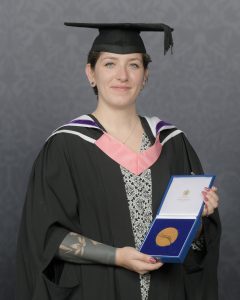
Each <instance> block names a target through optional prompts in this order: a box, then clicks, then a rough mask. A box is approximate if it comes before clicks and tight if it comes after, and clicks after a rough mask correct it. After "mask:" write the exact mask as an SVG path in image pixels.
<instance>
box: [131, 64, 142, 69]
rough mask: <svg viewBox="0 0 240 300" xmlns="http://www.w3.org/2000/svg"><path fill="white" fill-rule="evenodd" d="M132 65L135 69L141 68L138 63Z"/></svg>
mask: <svg viewBox="0 0 240 300" xmlns="http://www.w3.org/2000/svg"><path fill="white" fill-rule="evenodd" d="M130 66H131V68H133V69H139V68H140V66H139V65H138V64H131V65H130Z"/></svg>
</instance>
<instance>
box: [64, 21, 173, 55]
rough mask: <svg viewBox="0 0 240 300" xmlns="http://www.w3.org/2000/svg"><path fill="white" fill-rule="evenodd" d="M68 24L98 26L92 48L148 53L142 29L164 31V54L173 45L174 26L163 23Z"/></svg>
mask: <svg viewBox="0 0 240 300" xmlns="http://www.w3.org/2000/svg"><path fill="white" fill-rule="evenodd" d="M64 24H65V25H66V26H74V27H84V28H96V29H98V30H99V35H98V36H97V37H96V38H95V40H94V42H93V45H92V48H91V50H93V51H98V52H101V51H105V52H112V53H118V54H127V53H146V49H145V46H144V43H143V40H142V38H141V36H140V32H141V31H163V32H164V55H165V54H166V52H167V51H168V50H169V48H171V50H172V47H173V39H172V31H173V28H171V27H169V26H168V25H166V24H162V23H70V22H65V23H64Z"/></svg>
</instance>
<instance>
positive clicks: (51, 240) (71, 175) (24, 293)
mask: <svg viewBox="0 0 240 300" xmlns="http://www.w3.org/2000/svg"><path fill="white" fill-rule="evenodd" d="M140 119H141V122H142V126H143V128H144V130H145V132H146V133H147V135H148V137H149V139H150V141H151V142H152V144H153V145H154V143H156V139H157V138H159V139H160V143H161V149H160V151H159V152H160V153H158V155H157V157H155V159H154V161H152V163H150V166H148V167H150V169H151V176H152V210H153V216H155V214H156V212H157V209H158V207H159V205H160V201H161V198H162V196H163V193H164V191H165V188H166V186H167V183H168V180H169V178H170V176H171V175H180V174H190V173H191V172H194V173H195V174H201V173H202V172H203V171H202V167H201V164H200V161H199V159H198V157H197V155H196V153H195V151H194V150H193V148H192V146H191V145H190V143H189V142H188V140H187V138H186V136H185V135H184V134H183V133H182V132H181V131H180V130H178V129H177V128H175V126H172V125H170V124H168V123H165V122H163V121H161V120H160V119H158V118H156V117H152V118H148V117H140ZM104 134H105V132H104V128H103V127H102V126H101V124H100V123H99V122H98V121H97V120H96V119H95V117H94V116H92V115H84V116H81V117H80V118H77V119H75V120H73V121H71V122H70V123H68V124H66V125H64V126H62V127H60V128H58V129H57V130H56V131H55V132H54V133H53V134H52V135H51V136H50V137H49V138H48V140H47V141H46V143H45V144H44V146H43V148H42V150H41V151H40V153H39V155H38V157H37V158H36V160H35V162H34V165H33V168H32V172H31V176H30V180H29V186H28V190H27V195H26V201H25V205H24V208H23V214H22V220H21V225H20V230H19V237H18V246H17V288H16V299H17V300H50V299H51V300H80V299H81V300H90V299H91V300H95V299H96V300H115V299H117V300H132V299H136V300H140V299H141V294H140V285H139V275H138V274H137V273H134V272H131V271H128V270H126V269H124V268H120V267H115V266H108V265H101V264H92V265H83V264H74V263H69V262H65V261H61V260H58V259H57V258H56V257H55V254H56V252H57V250H58V248H59V245H60V244H61V242H62V240H63V239H64V237H65V236H66V234H67V233H68V232H69V231H72V232H76V233H80V234H82V235H84V236H86V237H88V238H91V239H93V240H96V241H98V242H102V243H104V244H107V245H111V246H114V247H124V246H132V247H134V237H133V232H132V228H131V220H130V214H129V209H128V203H127V197H126V191H125V187H124V182H123V178H122V174H121V171H120V166H119V164H120V163H124V162H120V161H119V156H118V158H117V156H116V157H115V158H114V156H113V155H112V154H113V153H112V152H111V149H110V148H111V143H110V144H109V145H108V149H107V150H106V149H105V150H103V149H101V147H98V146H97V141H99V140H100V138H101V137H103V135H104ZM119 146H121V145H120V144H119ZM124 147H126V146H125V145H124ZM120 148H121V147H120ZM125 150H126V151H127V149H125ZM158 150H159V148H158ZM128 151H129V149H128ZM124 153H125V152H124ZM129 153H130V152H129ZM132 154H133V153H132ZM121 157H122V156H121ZM136 160H137V166H138V165H139V164H140V163H139V161H138V159H137V158H136ZM135 169H136V168H135ZM140 171H141V170H140ZM203 228H204V234H205V239H206V253H201V252H197V251H193V250H191V249H190V250H189V253H188V255H187V257H186V259H185V261H184V263H183V264H164V265H163V266H162V267H161V268H160V269H159V270H157V271H154V272H152V273H151V285H150V290H149V300H157V299H159V300H167V299H168V300H187V299H190V300H200V299H204V300H216V299H217V298H218V296H217V294H218V293H217V263H218V249H219V238H220V221H219V216H218V212H217V210H215V212H214V214H212V215H211V216H209V217H208V218H203Z"/></svg>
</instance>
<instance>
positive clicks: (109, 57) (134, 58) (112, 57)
mask: <svg viewBox="0 0 240 300" xmlns="http://www.w3.org/2000/svg"><path fill="white" fill-rule="evenodd" d="M105 59H113V60H118V58H117V57H114V56H107V57H103V58H102V60H105ZM133 60H138V61H141V59H140V58H138V57H133V58H129V59H128V61H133Z"/></svg>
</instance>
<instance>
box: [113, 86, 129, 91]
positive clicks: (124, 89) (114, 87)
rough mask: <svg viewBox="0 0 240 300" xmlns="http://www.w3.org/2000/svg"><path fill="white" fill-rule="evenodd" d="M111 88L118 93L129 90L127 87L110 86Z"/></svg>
mask: <svg viewBox="0 0 240 300" xmlns="http://www.w3.org/2000/svg"><path fill="white" fill-rule="evenodd" d="M111 88H112V89H114V90H119V91H127V90H129V89H130V87H129V86H117V85H116V86H112V87H111Z"/></svg>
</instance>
